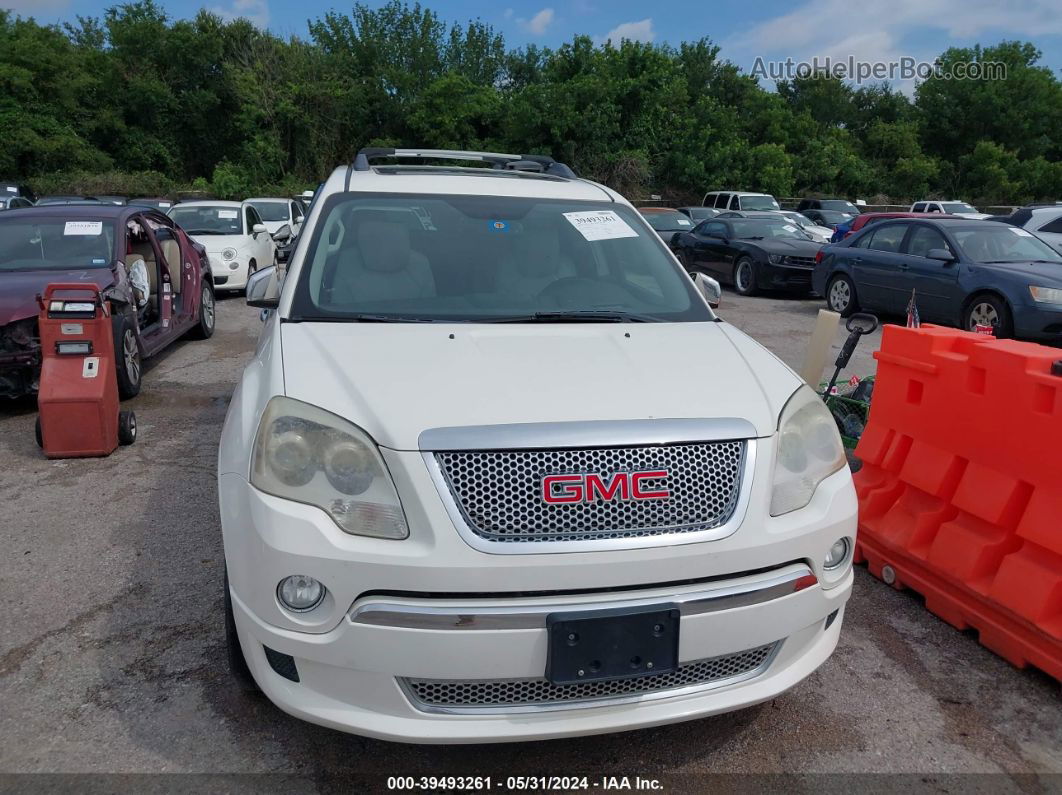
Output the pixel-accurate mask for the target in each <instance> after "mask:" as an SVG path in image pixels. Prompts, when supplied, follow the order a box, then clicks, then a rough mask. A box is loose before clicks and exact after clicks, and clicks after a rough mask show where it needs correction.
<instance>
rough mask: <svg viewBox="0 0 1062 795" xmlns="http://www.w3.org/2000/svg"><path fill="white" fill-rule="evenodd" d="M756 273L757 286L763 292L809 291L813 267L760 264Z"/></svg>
mask: <svg viewBox="0 0 1062 795" xmlns="http://www.w3.org/2000/svg"><path fill="white" fill-rule="evenodd" d="M757 271H758V277H757V286H758V287H760V288H761V289H763V290H810V289H811V274H812V272H813V271H814V267H812V266H807V265H786V264H777V265H776V264H773V263H769V262H762V263H760V264H759V265H758V266H757Z"/></svg>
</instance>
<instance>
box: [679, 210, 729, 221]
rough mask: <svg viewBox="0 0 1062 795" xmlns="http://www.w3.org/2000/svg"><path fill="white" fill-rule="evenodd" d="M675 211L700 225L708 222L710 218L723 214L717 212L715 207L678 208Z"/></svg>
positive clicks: (719, 211)
mask: <svg viewBox="0 0 1062 795" xmlns="http://www.w3.org/2000/svg"><path fill="white" fill-rule="evenodd" d="M675 209H676V210H678V211H679V212H680V213H682V214H683V215H685V216H686V217H687V218H689V219H690V220H691V221H693V222H694V223H700V222H701V221H707V220H708V219H709V218H715V217H716V216H717V215H719V213H721V212H722V210H717V209H716V208H715V207H676V208H675Z"/></svg>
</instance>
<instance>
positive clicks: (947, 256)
mask: <svg viewBox="0 0 1062 795" xmlns="http://www.w3.org/2000/svg"><path fill="white" fill-rule="evenodd" d="M926 256H927V257H929V258H930V259H939V260H940V261H941V262H954V261H955V257H953V256H952V255H951V252H950V251H948V250H947V249H946V248H931V249H929V251H927V252H926Z"/></svg>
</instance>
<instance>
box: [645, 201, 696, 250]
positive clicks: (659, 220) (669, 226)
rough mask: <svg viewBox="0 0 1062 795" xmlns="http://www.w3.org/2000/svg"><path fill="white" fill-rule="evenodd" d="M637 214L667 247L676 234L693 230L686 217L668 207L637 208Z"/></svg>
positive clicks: (691, 223)
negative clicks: (640, 215) (638, 213)
mask: <svg viewBox="0 0 1062 795" xmlns="http://www.w3.org/2000/svg"><path fill="white" fill-rule="evenodd" d="M638 212H640V213H641V214H642V216H643V217H644V218H645V220H646V222H647V223H648V224H649V226H651V227H652V228H653V231H654V232H656V233H657V234H658V235H660V239H661V240H663V241H664V242H665V243H666V244H667V245H668V246H670V245H671V238H673V237H674V236H675V233H676V232H688V231H689V230H690V229H692V228H693V221H691V220H690V218H689V217H688V216H686V215H683V214H682V213H680V212H679V211H678V210H674V209H672V208H670V207H639V208H638Z"/></svg>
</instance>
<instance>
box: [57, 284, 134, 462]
mask: <svg viewBox="0 0 1062 795" xmlns="http://www.w3.org/2000/svg"><path fill="white" fill-rule="evenodd" d="M37 302H38V303H39V304H40V307H41V311H40V318H39V327H40V335H41V359H42V362H41V379H40V388H39V390H38V394H37V406H38V410H39V412H40V414H39V415H38V417H37V444H39V445H40V446H41V448H43V450H44V454H45V455H46V456H47V457H48V458H81V457H87V456H104V455H110V454H111V453H113V452H114V449H115V448H116V447H117V446H118V445H119V444H132V443H133V442H134V441H135V440H136V417H135V416H134V415H133V412H131V411H119V410H118V380H117V375H116V373H115V369H114V368H115V361H114V332H113V330H112V327H111V312H110V304H109V303H108V302H107V301H105V300H104V299H103V295H102V293H100V290H99V288H98V287H97V286H96V285H86V284H84V283H81V284H49V285H48V286H47V287H46V288H45V290H44V295H43V296H37Z"/></svg>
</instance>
